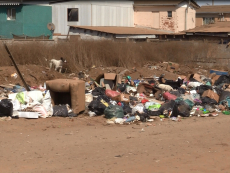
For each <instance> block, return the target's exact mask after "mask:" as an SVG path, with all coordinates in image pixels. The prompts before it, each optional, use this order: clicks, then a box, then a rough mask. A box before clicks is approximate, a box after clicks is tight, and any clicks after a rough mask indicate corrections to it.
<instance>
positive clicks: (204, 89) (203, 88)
mask: <svg viewBox="0 0 230 173" xmlns="http://www.w3.org/2000/svg"><path fill="white" fill-rule="evenodd" d="M196 90H197V93H198V94H200V95H203V93H204V92H205V91H206V90H212V87H211V86H208V85H201V86H198V87H196Z"/></svg>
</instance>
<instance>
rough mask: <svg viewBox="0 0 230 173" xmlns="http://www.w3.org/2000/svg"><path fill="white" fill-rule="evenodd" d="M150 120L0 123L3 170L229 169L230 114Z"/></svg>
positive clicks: (137, 171)
mask: <svg viewBox="0 0 230 173" xmlns="http://www.w3.org/2000/svg"><path fill="white" fill-rule="evenodd" d="M147 124H148V123H144V124H139V125H135V124H132V125H107V124H106V123H105V119H104V118H102V117H92V118H89V117H86V116H82V117H77V118H73V119H69V118H54V117H52V118H48V119H37V120H28V119H19V120H11V121H4V122H0V126H1V132H0V135H1V140H0V146H1V147H0V153H1V154H0V160H1V162H0V167H1V171H0V172H4V173H8V172H10V173H11V172H23V173H31V172H33V173H38V172H39V173H40V172H45V173H47V172H60V173H63V172H71V173H72V172H73V173H76V172H79V173H85V172H94V173H97V172H98V173H102V172H109V173H110V172H111V173H117V172H130V173H140V172H145V173H152V172H156V173H161V172H162V173H168V172H177V173H180V172H181V173H184V172H193V173H206V172H209V173H214V172H226V173H227V172H229V171H230V166H229V162H230V157H229V154H230V150H229V147H230V144H229V141H230V136H229V132H230V126H229V124H230V117H229V116H227V115H221V116H219V117H215V118H211V117H206V118H197V117H194V118H188V119H183V120H182V121H181V122H172V121H169V120H166V121H163V122H161V121H160V120H156V121H154V122H153V123H152V125H150V124H149V125H150V126H147ZM142 129H143V130H142Z"/></svg>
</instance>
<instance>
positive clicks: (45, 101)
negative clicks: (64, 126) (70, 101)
mask: <svg viewBox="0 0 230 173" xmlns="http://www.w3.org/2000/svg"><path fill="white" fill-rule="evenodd" d="M42 106H43V107H44V108H45V110H46V111H47V113H48V116H52V115H53V106H52V102H51V96H50V91H49V90H48V91H47V92H46V95H45V97H44V98H43V99H42Z"/></svg>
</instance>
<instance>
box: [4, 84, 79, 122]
mask: <svg viewBox="0 0 230 173" xmlns="http://www.w3.org/2000/svg"><path fill="white" fill-rule="evenodd" d="M0 87H1V93H2V94H1V101H0V117H1V118H0V120H11V119H12V118H14V119H18V118H32V119H37V118H39V117H40V118H47V117H51V116H62V117H68V116H77V115H76V114H73V112H72V110H71V108H70V106H69V105H68V104H66V105H54V106H53V105H52V102H51V95H50V91H49V90H46V84H44V86H41V85H40V86H38V87H35V86H34V87H30V91H26V89H25V88H24V87H22V86H20V85H19V84H18V85H12V84H9V85H1V86H0Z"/></svg>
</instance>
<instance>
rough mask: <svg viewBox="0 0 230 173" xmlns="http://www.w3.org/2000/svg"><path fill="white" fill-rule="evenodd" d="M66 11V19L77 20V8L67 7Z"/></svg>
mask: <svg viewBox="0 0 230 173" xmlns="http://www.w3.org/2000/svg"><path fill="white" fill-rule="evenodd" d="M67 13H68V15H67V16H68V21H69V22H71V21H72V22H73V21H74V22H78V18H79V17H78V16H79V14H78V8H68V9H67Z"/></svg>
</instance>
